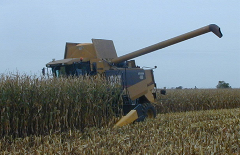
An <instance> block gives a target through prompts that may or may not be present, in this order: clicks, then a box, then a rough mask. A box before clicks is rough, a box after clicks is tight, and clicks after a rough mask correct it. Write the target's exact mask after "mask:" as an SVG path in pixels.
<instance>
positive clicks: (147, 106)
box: [142, 103, 156, 118]
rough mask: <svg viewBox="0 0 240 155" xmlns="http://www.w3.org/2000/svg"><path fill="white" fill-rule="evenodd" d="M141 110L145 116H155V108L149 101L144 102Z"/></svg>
mask: <svg viewBox="0 0 240 155" xmlns="http://www.w3.org/2000/svg"><path fill="white" fill-rule="evenodd" d="M142 105H143V112H144V115H145V117H146V118H155V117H156V109H155V107H154V106H153V105H152V104H151V103H144V104H142Z"/></svg>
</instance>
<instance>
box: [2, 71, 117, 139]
mask: <svg viewBox="0 0 240 155" xmlns="http://www.w3.org/2000/svg"><path fill="white" fill-rule="evenodd" d="M113 92H114V93H113ZM120 93H121V92H120V90H119V89H118V88H117V87H114V86H111V85H110V84H108V83H107V82H106V81H105V80H104V79H103V78H101V77H97V78H92V77H80V78H49V79H45V78H40V79H39V78H36V77H31V76H19V75H15V76H12V75H11V76H3V75H2V76H1V79H0V116H1V126H0V138H2V137H3V136H11V137H25V136H28V135H31V134H34V135H42V134H49V133H51V132H63V131H67V130H69V129H78V130H81V131H83V130H84V128H85V127H91V126H95V127H100V126H104V125H107V123H108V122H110V121H111V120H112V119H113V117H112V116H113V114H114V113H113V111H112V103H116V102H118V101H119V100H118V98H119V96H120Z"/></svg>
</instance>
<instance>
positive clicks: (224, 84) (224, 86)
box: [216, 81, 231, 88]
mask: <svg viewBox="0 0 240 155" xmlns="http://www.w3.org/2000/svg"><path fill="white" fill-rule="evenodd" d="M216 87H217V88H231V86H230V85H229V83H226V82H225V81H218V85H217V86H216Z"/></svg>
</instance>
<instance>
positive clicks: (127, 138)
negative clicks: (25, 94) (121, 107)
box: [0, 108, 240, 154]
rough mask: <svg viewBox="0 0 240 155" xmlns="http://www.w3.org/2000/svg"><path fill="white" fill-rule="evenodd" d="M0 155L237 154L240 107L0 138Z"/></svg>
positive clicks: (239, 144)
mask: <svg viewBox="0 0 240 155" xmlns="http://www.w3.org/2000/svg"><path fill="white" fill-rule="evenodd" d="M0 150H1V151H0V154H8V153H15V154H18V153H19V154H20V153H21V154H22V153H24V154H25V153H26V154H44V153H46V154H70V153H71V154H234V153H236V154H238V153H239V152H240V109H239V108H236V109H224V110H206V111H191V112H182V113H169V114H158V116H157V118H156V119H152V120H147V121H145V122H141V123H135V124H131V125H127V126H124V127H122V128H115V129H113V128H111V127H103V128H88V129H86V132H84V133H81V132H80V131H78V130H75V131H73V130H70V131H68V132H65V133H61V134H50V135H47V136H31V137H26V138H24V139H16V140H13V141H10V140H6V139H1V140H0Z"/></svg>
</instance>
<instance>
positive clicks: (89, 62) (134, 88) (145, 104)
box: [46, 24, 222, 127]
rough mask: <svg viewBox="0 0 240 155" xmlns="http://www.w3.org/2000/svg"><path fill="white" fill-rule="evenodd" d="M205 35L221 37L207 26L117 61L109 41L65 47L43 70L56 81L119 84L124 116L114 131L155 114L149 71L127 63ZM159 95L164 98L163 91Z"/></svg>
mask: <svg viewBox="0 0 240 155" xmlns="http://www.w3.org/2000/svg"><path fill="white" fill-rule="evenodd" d="M208 32H213V33H214V34H215V35H217V36H218V37H219V38H221V37H222V33H221V31H220V28H219V27H218V26H217V25H215V24H211V25H208V26H205V27H202V28H199V29H196V30H194V31H191V32H188V33H185V34H183V35H180V36H177V37H174V38H171V39H168V40H165V41H162V42H160V43H157V44H154V45H151V46H148V47H146V48H143V49H140V50H137V51H134V52H132V53H129V54H126V55H123V56H120V57H118V56H117V53H116V51H115V47H114V45H113V41H111V40H103V39H92V43H66V48H65V54H64V59H62V60H58V61H52V62H49V63H47V64H46V66H47V67H50V68H52V73H53V75H54V76H56V77H59V76H60V75H67V76H72V75H76V76H81V75H86V74H87V75H96V74H102V75H104V76H105V77H106V79H107V80H108V81H110V82H111V83H113V84H114V83H118V84H121V85H122V91H123V95H122V99H123V106H122V111H123V115H124V116H123V117H122V118H121V119H120V120H119V121H118V122H117V124H115V126H114V127H117V126H123V125H126V124H129V123H132V122H134V121H143V120H144V119H145V118H146V117H148V118H154V117H156V110H155V108H154V106H153V105H152V104H151V103H154V102H155V99H156V83H155V81H154V76H153V70H152V69H148V70H144V69H142V68H140V67H138V66H136V64H135V61H134V60H131V59H133V58H136V57H138V56H141V55H144V54H147V53H150V52H153V51H156V50H159V49H161V48H165V47H167V46H171V45H173V44H176V43H179V42H181V41H185V40H187V39H190V38H193V37H196V36H199V35H202V34H205V33H208ZM161 93H162V94H165V91H161Z"/></svg>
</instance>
